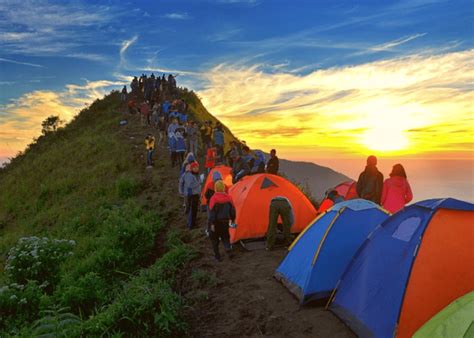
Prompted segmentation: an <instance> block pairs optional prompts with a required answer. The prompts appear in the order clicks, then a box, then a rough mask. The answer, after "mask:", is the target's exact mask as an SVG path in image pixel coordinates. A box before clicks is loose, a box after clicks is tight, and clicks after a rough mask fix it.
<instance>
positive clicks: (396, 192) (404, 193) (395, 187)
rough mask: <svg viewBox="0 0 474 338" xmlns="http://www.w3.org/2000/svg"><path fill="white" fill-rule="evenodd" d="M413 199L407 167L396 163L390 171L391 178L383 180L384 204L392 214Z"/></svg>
mask: <svg viewBox="0 0 474 338" xmlns="http://www.w3.org/2000/svg"><path fill="white" fill-rule="evenodd" d="M412 199H413V193H412V192H411V187H410V184H409V183H408V180H407V174H406V172H405V168H403V166H402V165H401V164H399V163H398V164H395V165H394V166H393V168H392V172H391V173H390V178H387V179H386V180H385V182H383V189H382V200H381V202H382V206H383V207H384V208H385V209H386V210H388V211H390V212H391V213H392V214H394V213H396V212H397V211H399V210H401V209H403V207H404V206H405V204H407V203H409V202H410V201H411V200H412Z"/></svg>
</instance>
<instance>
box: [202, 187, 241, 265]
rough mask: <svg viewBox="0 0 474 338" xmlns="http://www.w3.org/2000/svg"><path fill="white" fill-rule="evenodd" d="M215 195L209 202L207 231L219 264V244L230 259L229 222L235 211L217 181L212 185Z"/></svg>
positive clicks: (220, 258)
mask: <svg viewBox="0 0 474 338" xmlns="http://www.w3.org/2000/svg"><path fill="white" fill-rule="evenodd" d="M214 190H215V194H214V195H213V196H212V197H211V199H210V201H209V217H208V222H207V226H208V228H207V231H208V233H209V238H210V240H211V243H212V249H213V251H214V258H215V259H216V260H217V261H218V262H220V261H221V260H222V257H221V255H220V252H219V242H220V241H222V243H223V244H224V248H225V251H226V253H227V255H228V257H229V259H232V246H231V245H230V234H229V222H232V223H234V222H235V218H236V211H235V207H234V203H233V202H232V198H231V197H230V196H229V195H228V194H227V193H226V192H225V184H224V182H222V181H217V182H216V183H215V185H214Z"/></svg>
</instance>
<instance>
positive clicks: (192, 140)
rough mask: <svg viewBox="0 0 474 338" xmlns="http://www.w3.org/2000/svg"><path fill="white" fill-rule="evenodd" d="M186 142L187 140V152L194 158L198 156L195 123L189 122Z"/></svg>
mask: <svg viewBox="0 0 474 338" xmlns="http://www.w3.org/2000/svg"><path fill="white" fill-rule="evenodd" d="M187 134H188V140H189V151H190V152H192V153H193V154H194V155H195V156H198V148H199V145H198V139H199V137H198V128H197V127H196V123H195V122H194V121H191V122H190V123H189V126H188V128H187Z"/></svg>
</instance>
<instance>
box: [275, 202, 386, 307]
mask: <svg viewBox="0 0 474 338" xmlns="http://www.w3.org/2000/svg"><path fill="white" fill-rule="evenodd" d="M388 217H389V213H388V212H386V211H385V210H383V209H382V208H381V207H380V206H378V205H377V204H375V203H372V202H370V201H366V200H362V199H356V200H350V201H345V202H341V203H337V204H336V205H335V206H334V207H333V208H331V209H329V210H327V211H326V212H325V213H323V214H321V216H319V217H318V218H317V219H316V220H315V221H314V222H313V223H312V224H310V225H309V226H308V227H307V228H306V229H305V230H304V232H302V233H301V234H300V236H299V237H298V238H297V239H296V240H295V241H294V242H293V244H292V245H291V247H290V249H289V252H288V254H287V256H286V257H285V258H284V259H283V261H282V263H281V264H280V266H279V267H278V268H277V270H276V272H275V278H276V279H278V280H280V281H281V282H282V283H283V284H284V285H285V286H287V287H288V289H289V290H290V291H291V292H293V293H294V294H295V295H296V296H297V298H298V299H299V300H300V301H301V303H306V302H309V301H311V300H316V299H321V298H325V297H329V295H330V293H331V291H332V290H333V289H334V288H335V286H336V283H337V281H338V280H339V279H340V277H341V275H342V273H343V272H344V270H345V269H346V267H347V265H348V264H349V262H350V261H351V259H352V257H353V255H354V253H355V252H356V251H357V249H358V248H359V247H360V245H361V244H362V243H363V242H364V240H365V239H366V238H367V235H368V234H369V233H370V232H371V231H373V230H374V229H375V227H376V226H377V225H379V224H380V223H382V222H383V221H384V220H385V219H387V218H388Z"/></svg>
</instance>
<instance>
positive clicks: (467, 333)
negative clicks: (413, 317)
mask: <svg viewBox="0 0 474 338" xmlns="http://www.w3.org/2000/svg"><path fill="white" fill-rule="evenodd" d="M444 337H449V338H464V337H474V291H472V292H469V293H468V294H467V295H464V296H462V297H460V298H458V299H456V300H455V301H454V302H452V303H451V304H449V305H448V306H447V307H445V308H444V309H443V310H441V312H439V313H438V314H437V315H435V316H434V317H433V318H431V319H430V320H429V321H428V322H427V323H426V324H425V325H423V326H422V327H421V329H419V330H418V331H416V333H415V334H414V335H413V338H444Z"/></svg>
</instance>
